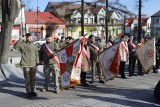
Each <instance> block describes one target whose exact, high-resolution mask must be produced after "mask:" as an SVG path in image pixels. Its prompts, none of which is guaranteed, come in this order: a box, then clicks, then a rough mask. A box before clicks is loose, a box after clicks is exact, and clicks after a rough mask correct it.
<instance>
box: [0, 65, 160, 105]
mask: <svg viewBox="0 0 160 107" xmlns="http://www.w3.org/2000/svg"><path fill="white" fill-rule="evenodd" d="M7 69H8V70H9V68H7ZM10 69H12V70H13V68H10ZM5 71H6V70H5ZM17 73H18V74H19V73H20V74H21V77H20V78H17V77H14V75H17ZM127 73H128V72H127V70H126V75H127V77H128V74H127ZM136 73H137V72H136ZM11 74H12V75H10V76H9V78H8V81H5V80H4V81H1V87H0V107H159V106H160V103H158V102H157V101H156V100H155V99H154V96H153V92H154V88H155V86H156V84H157V82H158V81H159V79H160V78H159V77H160V73H158V74H155V73H152V70H151V71H150V73H149V74H145V75H144V76H133V77H128V79H121V78H119V77H117V78H115V79H114V80H110V81H107V82H106V83H105V84H100V83H98V77H97V79H96V82H95V83H94V84H89V85H90V86H89V87H82V86H80V85H78V86H76V89H72V88H70V89H69V90H62V91H61V93H60V94H55V91H54V89H53V83H51V84H50V87H49V91H48V92H41V91H40V90H41V89H42V88H43V83H44V76H43V71H42V66H39V68H38V71H37V93H38V97H32V98H28V97H27V96H26V92H25V87H24V81H23V75H22V72H21V71H19V70H16V69H15V71H13V72H12V73H11ZM40 77H41V78H40ZM90 81H91V78H90V73H88V75H87V82H88V83H90ZM50 82H52V81H50Z"/></svg>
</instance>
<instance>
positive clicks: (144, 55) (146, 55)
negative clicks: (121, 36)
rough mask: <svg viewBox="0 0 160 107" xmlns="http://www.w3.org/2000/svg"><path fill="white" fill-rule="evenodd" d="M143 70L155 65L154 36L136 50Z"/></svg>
mask: <svg viewBox="0 0 160 107" xmlns="http://www.w3.org/2000/svg"><path fill="white" fill-rule="evenodd" d="M136 52H137V55H138V59H139V60H140V62H141V64H142V67H143V69H144V72H147V71H148V70H149V69H150V68H151V67H153V66H155V65H156V49H155V38H152V39H150V40H148V41H147V42H146V43H145V44H144V45H143V46H142V47H141V48H138V49H137V50H136Z"/></svg>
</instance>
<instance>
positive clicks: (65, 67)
mask: <svg viewBox="0 0 160 107" xmlns="http://www.w3.org/2000/svg"><path fill="white" fill-rule="evenodd" d="M83 44H84V43H83V41H81V40H80V39H79V40H77V41H75V42H74V43H73V44H71V45H69V46H68V47H66V48H65V49H63V50H61V51H60V52H59V61H60V76H61V84H62V87H63V88H65V87H70V86H73V85H76V84H79V83H80V73H81V53H82V49H83Z"/></svg>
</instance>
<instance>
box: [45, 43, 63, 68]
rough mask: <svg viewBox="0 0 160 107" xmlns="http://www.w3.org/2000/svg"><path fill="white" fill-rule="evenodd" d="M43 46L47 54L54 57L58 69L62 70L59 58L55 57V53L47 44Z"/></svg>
mask: <svg viewBox="0 0 160 107" xmlns="http://www.w3.org/2000/svg"><path fill="white" fill-rule="evenodd" d="M43 46H44V49H45V51H46V52H47V54H48V55H49V56H51V57H52V59H53V60H54V61H55V62H56V63H57V65H58V68H60V64H59V59H58V57H57V56H55V55H54V53H53V51H52V50H50V49H49V47H48V46H47V44H46V43H45V44H44V45H43Z"/></svg>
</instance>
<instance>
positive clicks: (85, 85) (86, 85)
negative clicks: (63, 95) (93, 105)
mask: <svg viewBox="0 0 160 107" xmlns="http://www.w3.org/2000/svg"><path fill="white" fill-rule="evenodd" d="M81 85H82V86H83V87H88V86H89V85H88V84H87V83H82V84H81Z"/></svg>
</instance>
